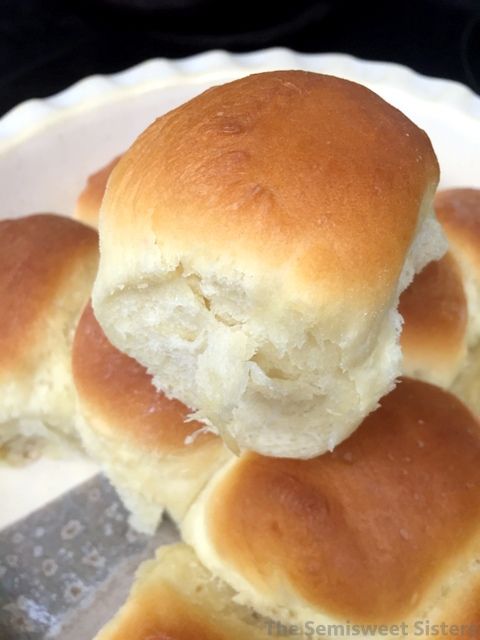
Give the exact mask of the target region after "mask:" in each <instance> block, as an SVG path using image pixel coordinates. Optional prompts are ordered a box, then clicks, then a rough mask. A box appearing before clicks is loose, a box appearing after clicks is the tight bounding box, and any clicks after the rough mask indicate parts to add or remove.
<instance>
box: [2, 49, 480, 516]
mask: <svg viewBox="0 0 480 640" xmlns="http://www.w3.org/2000/svg"><path fill="white" fill-rule="evenodd" d="M269 69H270V70H271V69H306V70H310V71H318V72H323V73H329V74H333V75H337V76H341V77H344V78H348V79H351V80H355V81H357V82H361V83H362V84H365V85H367V86H368V87H370V88H371V89H373V90H374V91H376V92H377V93H379V94H380V95H381V96H383V97H384V98H385V99H386V100H388V101H389V102H391V103H392V104H394V105H395V106H397V107H399V108H400V109H401V110H402V111H403V112H404V113H406V114H407V115H408V116H409V117H410V118H411V119H412V120H413V121H414V122H416V123H417V124H418V125H420V126H421V127H422V128H424V129H425V130H426V131H427V132H428V134H429V135H430V137H431V139H432V142H433V145H434V147H435V150H436V152H437V155H438V158H439V161H440V166H441V171H442V178H441V185H442V186H443V187H447V186H475V187H479V188H480V99H479V98H478V97H477V96H475V95H474V94H473V93H472V92H471V91H470V90H469V89H467V88H466V87H464V86H462V85H460V84H458V83H455V82H450V81H446V80H437V79H433V78H426V77H423V76H420V75H418V74H416V73H414V72H413V71H410V70H409V69H407V68H405V67H401V66H399V65H394V64H387V63H380V62H366V61H362V60H357V59H355V58H352V57H350V56H346V55H337V54H298V53H294V52H292V51H289V50H287V49H269V50H265V51H259V52H255V53H248V54H240V55H232V54H228V53H225V52H220V51H213V52H209V53H205V54H201V55H198V56H193V57H191V58H185V59H183V60H177V61H168V60H151V61H148V62H144V63H142V64H140V65H138V66H136V67H134V68H132V69H129V70H127V71H124V72H122V73H117V74H115V75H112V76H108V77H100V76H95V77H90V78H86V79H85V80H82V81H81V82H79V83H77V84H75V85H74V86H72V87H70V88H69V89H67V90H66V91H63V92H62V93H59V94H57V95H56V96H53V97H51V98H47V99H45V100H31V101H29V102H26V103H24V104H22V105H20V106H18V107H16V108H15V109H13V110H12V111H11V112H9V113H8V114H7V115H6V116H4V117H3V118H2V119H1V120H0V186H1V194H2V195H1V198H0V217H16V216H21V215H24V214H26V213H32V212H35V211H54V212H58V213H65V214H69V213H70V212H71V211H72V209H73V206H74V202H75V198H76V196H77V194H78V192H79V191H80V189H81V187H82V185H83V183H84V181H85V179H86V177H87V175H88V174H89V173H91V172H92V171H93V170H95V169H97V168H99V167H100V166H101V165H102V164H104V163H106V162H107V161H109V160H110V159H111V158H112V157H113V156H114V155H116V154H117V153H119V152H121V151H123V150H124V149H126V148H127V147H128V146H129V144H130V143H131V142H132V141H133V140H134V139H135V137H136V136H137V135H138V134H139V133H140V131H142V130H143V129H144V128H145V127H146V126H147V125H148V124H149V123H150V122H151V121H152V120H154V119H155V118H156V117H157V116H159V115H161V114H162V113H164V112H166V111H168V110H169V109H171V108H172V107H175V106H177V105H179V104H181V103H182V102H184V101H185V100H188V99H189V98H191V97H192V96H194V95H196V94H197V93H199V92H201V91H203V90H204V89H206V88H207V87H209V86H211V85H212V84H218V83H222V82H225V81H228V80H232V79H234V78H238V77H240V76H243V75H247V74H249V73H253V72H258V71H266V70H269ZM95 471H96V467H95V466H94V465H92V464H91V463H88V462H84V461H81V460H76V461H75V463H65V462H52V461H41V462H39V463H37V464H34V465H32V466H31V467H29V468H27V469H22V470H8V469H1V468H0V491H1V495H2V509H1V510H0V528H1V527H3V526H5V525H7V524H9V523H11V522H13V521H14V520H16V519H18V518H20V517H22V516H24V515H26V514H27V513H29V512H30V511H32V510H33V509H34V508H37V507H38V506H40V505H41V504H43V503H44V502H46V501H47V500H49V499H51V498H53V497H55V496H56V495H58V494H59V493H60V492H62V491H64V490H67V489H68V488H70V487H72V486H74V485H75V484H77V483H78V482H81V481H83V480H85V479H86V478H88V477H90V476H91V475H92V474H93V473H95ZM58 478H61V479H62V482H61V483H59V482H58V481H56V480H57V479H58ZM32 487H35V491H32Z"/></svg>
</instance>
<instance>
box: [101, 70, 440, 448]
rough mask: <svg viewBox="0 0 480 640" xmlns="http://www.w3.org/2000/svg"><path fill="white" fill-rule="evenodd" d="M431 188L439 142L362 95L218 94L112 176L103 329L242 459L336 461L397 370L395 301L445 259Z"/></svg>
mask: <svg viewBox="0 0 480 640" xmlns="http://www.w3.org/2000/svg"><path fill="white" fill-rule="evenodd" d="M437 180H438V165H437V160H436V158H435V155H434V152H433V150H432V147H431V144H430V141H429V139H428V137H427V136H426V134H425V133H424V132H423V131H421V130H420V129H418V128H417V127H416V126H415V125H414V124H413V123H412V122H410V121H409V120H408V119H407V118H406V117H405V116H404V115H402V114H401V113H400V112H399V111H397V110H396V109H394V108H393V107H392V106H390V105H389V104H387V103H386V102H384V101H383V100H382V99H381V98H379V97H378V96H377V95H375V94H374V93H372V92H371V91H369V90H368V89H366V88H365V87H362V86H360V85H358V84H355V83H352V82H348V81H346V80H341V79H339V78H335V77H332V76H324V75H319V74H315V73H307V72H303V71H277V72H271V73H262V74H258V75H252V76H249V77H246V78H243V79H241V80H237V81H235V82H231V83H229V84H226V85H223V86H219V87H215V88H213V89H210V90H208V91H206V92H205V93H203V94H201V95H200V96H198V97H196V98H194V99H193V100H191V101H190V102H188V103H186V104H184V105H183V106H181V107H179V108H177V109H175V110H173V111H171V112H170V113H168V114H166V115H164V116H163V117H161V118H159V119H158V120H157V121H156V122H155V123H154V124H153V125H151V126H150V127H149V128H148V129H147V130H146V131H145V132H144V133H143V134H142V135H141V136H140V137H139V138H138V139H137V141H136V142H135V143H134V144H133V146H132V147H131V148H130V150H129V151H128V152H127V153H126V154H125V155H124V156H123V158H122V159H121V160H120V162H119V163H118V165H117V166H116V167H115V169H114V170H113V173H112V175H111V177H110V180H109V187H108V190H107V193H106V195H105V198H104V200H103V204H102V209H101V213H100V227H99V228H100V239H101V240H100V242H101V259H100V267H99V275H98V278H97V280H96V283H95V287H94V294H93V303H94V308H95V312H96V315H97V318H98V320H99V322H100V324H101V325H102V326H103V328H104V330H105V332H106V334H107V336H108V337H109V339H110V340H111V341H112V342H113V344H115V345H116V346H117V347H118V348H119V349H121V350H122V351H125V352H126V353H128V354H129V355H130V356H132V357H134V358H136V359H137V360H139V361H140V362H141V363H142V364H143V365H144V366H146V367H147V369H148V370H149V371H150V372H151V373H152V374H153V376H154V377H153V380H154V384H155V385H156V386H157V388H159V389H161V390H163V391H164V392H165V393H166V394H167V395H168V396H172V397H176V398H178V399H180V400H181V401H182V402H184V403H185V404H186V405H187V406H189V407H192V408H193V409H194V410H195V413H194V415H195V417H196V418H197V419H198V420H201V421H202V422H204V423H205V424H207V425H208V426H209V427H210V428H211V429H212V430H213V431H215V432H217V433H219V434H220V435H221V436H222V437H223V438H224V439H225V440H226V441H227V443H228V444H229V446H230V447H231V448H232V449H234V450H244V449H253V450H255V451H259V452H261V453H263V454H266V455H275V456H288V457H295V458H308V457H312V456H314V455H317V454H319V453H321V452H323V451H325V450H327V449H333V448H334V447H335V445H336V444H337V443H338V442H340V441H341V440H343V439H344V438H345V437H347V436H348V435H349V434H350V433H351V432H352V431H353V430H354V429H355V428H356V427H357V426H358V424H359V423H360V421H361V420H362V418H363V417H364V416H365V415H366V414H368V413H369V412H370V411H371V410H372V409H373V408H374V407H375V406H376V405H377V402H378V400H379V398H380V397H381V396H382V395H383V394H385V393H386V392H387V391H388V390H389V389H391V388H392V386H393V384H394V380H395V378H396V376H397V374H398V373H399V370H400V348H399V337H398V336H399V331H400V324H401V321H400V316H399V314H398V312H397V310H396V307H397V303H398V297H399V294H400V292H401V291H402V290H403V289H404V288H405V287H406V286H407V285H408V284H409V282H410V281H411V279H412V277H413V274H414V273H415V272H416V271H419V270H420V269H421V268H422V267H423V266H424V265H425V264H426V263H427V262H429V261H430V260H432V259H435V258H439V257H440V256H441V255H442V254H443V253H444V251H445V242H444V238H443V236H442V234H441V230H440V227H439V225H438V224H437V222H436V220H435V218H434V214H433V209H432V206H431V203H432V197H433V193H434V190H435V187H436V184H437Z"/></svg>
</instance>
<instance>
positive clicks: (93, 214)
mask: <svg viewBox="0 0 480 640" xmlns="http://www.w3.org/2000/svg"><path fill="white" fill-rule="evenodd" d="M119 160H120V156H117V157H116V158H114V159H113V160H112V161H111V162H109V163H108V164H107V165H105V166H104V167H102V168H101V169H99V170H98V171H96V172H95V173H93V174H92V175H91V176H89V177H88V179H87V183H86V185H85V186H84V188H83V190H82V192H81V193H80V195H79V196H78V199H77V204H76V206H75V212H74V216H75V218H77V220H80V221H81V222H84V223H85V224H89V225H90V226H91V227H95V228H96V227H97V226H98V213H99V211H100V205H101V204H102V199H103V194H104V193H105V189H106V188H107V182H108V178H109V177H110V174H111V173H112V170H113V168H114V166H115V165H116V164H117V162H118V161H119Z"/></svg>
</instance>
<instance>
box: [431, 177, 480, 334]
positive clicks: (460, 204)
mask: <svg viewBox="0 0 480 640" xmlns="http://www.w3.org/2000/svg"><path fill="white" fill-rule="evenodd" d="M435 209H436V211H437V216H438V219H439V221H440V222H441V224H442V227H443V228H444V230H445V233H446V235H447V238H448V243H449V246H450V251H451V252H452V254H453V255H454V257H455V259H456V260H457V262H458V264H459V266H460V268H461V270H462V275H463V281H464V286H465V293H466V296H467V301H468V311H469V330H468V342H469V344H470V345H471V344H475V343H477V342H478V340H479V338H480V189H449V190H446V191H441V192H439V193H438V195H437V197H436V198H435Z"/></svg>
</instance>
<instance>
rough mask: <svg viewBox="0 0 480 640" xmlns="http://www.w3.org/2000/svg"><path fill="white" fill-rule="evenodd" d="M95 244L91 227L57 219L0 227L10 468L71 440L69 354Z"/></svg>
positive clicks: (4, 421) (5, 441) (2, 415)
mask: <svg viewBox="0 0 480 640" xmlns="http://www.w3.org/2000/svg"><path fill="white" fill-rule="evenodd" d="M97 246H98V237H97V234H96V232H95V231H93V229H90V228H88V227H86V226H85V225H83V224H80V223H79V222H75V221H74V220H71V219H69V218H64V217H62V216H58V215H53V214H47V213H45V214H37V215H30V216H26V217H24V218H19V219H15V220H1V221H0V457H2V458H4V459H5V457H7V458H8V460H9V461H10V462H14V461H17V460H18V459H22V458H24V457H34V456H36V455H37V454H38V453H39V452H40V450H41V449H42V445H44V444H46V443H47V442H48V443H49V444H50V445H52V446H53V445H57V444H61V443H62V442H64V439H65V438H66V439H67V440H68V439H71V438H73V437H74V413H75V393H74V389H73V383H72V374H71V366H70V349H71V343H72V339H73V332H74V329H75V325H76V322H77V320H78V317H79V315H80V313H81V311H82V309H83V307H84V306H85V303H86V301H87V300H88V297H89V295H90V291H91V286H92V283H93V279H94V276H95V273H96V268H97V261H98V248H97ZM50 451H53V449H50Z"/></svg>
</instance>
